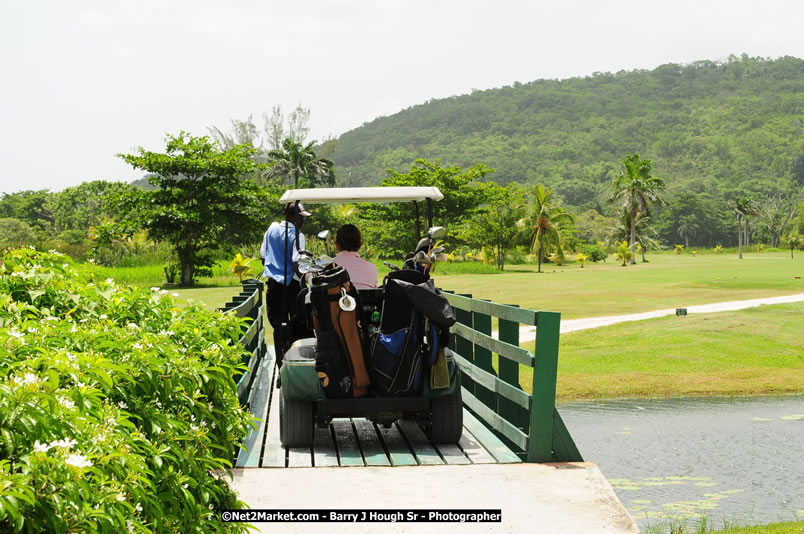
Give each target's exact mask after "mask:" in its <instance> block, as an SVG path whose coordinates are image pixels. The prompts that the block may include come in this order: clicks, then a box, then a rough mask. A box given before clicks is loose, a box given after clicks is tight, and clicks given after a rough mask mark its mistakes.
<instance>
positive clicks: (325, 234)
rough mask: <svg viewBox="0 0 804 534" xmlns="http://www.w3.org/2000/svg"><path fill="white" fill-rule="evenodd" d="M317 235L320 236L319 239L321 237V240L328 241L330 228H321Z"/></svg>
mask: <svg viewBox="0 0 804 534" xmlns="http://www.w3.org/2000/svg"><path fill="white" fill-rule="evenodd" d="M317 237H318V239H320V240H321V241H326V240H327V238H328V237H329V230H321V231H320V232H318V236H317Z"/></svg>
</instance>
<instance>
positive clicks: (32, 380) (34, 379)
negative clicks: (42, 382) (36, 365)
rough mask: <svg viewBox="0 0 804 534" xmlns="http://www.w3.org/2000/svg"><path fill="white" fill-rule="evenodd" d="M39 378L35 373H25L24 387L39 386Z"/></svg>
mask: <svg viewBox="0 0 804 534" xmlns="http://www.w3.org/2000/svg"><path fill="white" fill-rule="evenodd" d="M38 383H39V377H38V376H36V375H35V374H33V373H25V377H24V378H23V379H22V385H23V386H27V385H28V384H38Z"/></svg>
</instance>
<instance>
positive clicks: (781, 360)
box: [520, 303, 804, 400]
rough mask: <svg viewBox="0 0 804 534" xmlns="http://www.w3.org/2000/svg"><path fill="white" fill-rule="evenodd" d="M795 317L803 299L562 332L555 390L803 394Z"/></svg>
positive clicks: (583, 394)
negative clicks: (742, 308)
mask: <svg viewBox="0 0 804 534" xmlns="http://www.w3.org/2000/svg"><path fill="white" fill-rule="evenodd" d="M802 317H804V303H794V304H779V305H773V306H760V307H757V308H749V309H745V310H740V311H735V312H720V313H709V314H693V315H688V316H687V317H675V316H671V317H662V318H659V319H650V320H646V321H638V322H629V323H620V324H617V325H612V326H607V327H603V328H595V329H591V330H585V331H579V332H573V333H569V334H564V335H562V336H561V344H560V348H559V358H558V383H557V386H556V388H557V393H556V397H557V398H558V399H560V400H571V399H585V398H615V397H664V396H691V395H756V394H779V393H803V392H804V348H803V347H804V329H802V320H801V318H802ZM526 346H527V345H526ZM527 348H529V349H531V350H532V349H533V344H532V343H531V344H530V346H528V347H527ZM521 369H522V371H524V372H527V371H528V369H527V368H521ZM524 372H523V373H522V375H521V378H520V383H521V384H522V386H523V387H525V389H529V384H530V381H531V378H530V376H531V375H530V374H528V375H527V376H526V375H525V374H524Z"/></svg>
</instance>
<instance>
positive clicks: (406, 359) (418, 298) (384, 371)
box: [371, 269, 455, 396]
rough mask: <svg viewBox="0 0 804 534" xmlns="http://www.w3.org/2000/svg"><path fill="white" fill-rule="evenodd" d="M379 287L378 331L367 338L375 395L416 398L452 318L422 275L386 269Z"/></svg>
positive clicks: (441, 296) (442, 343)
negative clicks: (382, 293) (382, 290)
mask: <svg viewBox="0 0 804 534" xmlns="http://www.w3.org/2000/svg"><path fill="white" fill-rule="evenodd" d="M384 285H385V296H384V301H383V307H382V316H381V319H380V332H379V334H377V335H376V336H375V337H374V338H373V339H372V340H371V342H372V351H371V359H372V366H373V367H372V370H373V376H372V381H373V384H374V391H375V392H376V393H377V394H379V395H383V396H406V395H419V394H421V393H422V386H423V383H424V378H425V376H426V373H427V372H429V369H430V366H431V365H433V364H434V363H435V360H436V358H437V356H438V349H439V348H443V347H445V346H446V345H447V342H448V336H449V333H448V332H449V327H450V326H452V325H453V324H454V323H455V316H454V314H453V312H452V308H451V307H450V305H449V303H448V302H447V300H446V299H445V298H444V296H443V295H441V293H440V292H439V291H438V290H437V289H436V288H435V286H434V285H433V282H432V280H430V277H429V276H428V275H426V274H423V273H421V272H419V271H415V270H409V269H402V270H399V271H391V272H390V273H389V274H388V276H387V277H386V278H385V282H384ZM425 339H426V340H427V341H426V342H425Z"/></svg>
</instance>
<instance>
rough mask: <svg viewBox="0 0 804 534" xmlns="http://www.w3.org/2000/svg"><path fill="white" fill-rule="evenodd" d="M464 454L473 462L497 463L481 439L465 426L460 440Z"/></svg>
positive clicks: (459, 443)
mask: <svg viewBox="0 0 804 534" xmlns="http://www.w3.org/2000/svg"><path fill="white" fill-rule="evenodd" d="M458 445H460V447H461V449H463V452H464V454H465V455H466V457H467V458H469V460H470V461H471V462H472V463H473V464H496V463H497V460H496V458H494V456H492V455H491V453H489V451H487V450H486V448H485V447H484V446H483V444H482V443H480V440H478V439H477V438H476V437H475V436H474V434H472V433H471V432H469V429H467V428H466V427H464V429H463V434H461V441H459V442H458Z"/></svg>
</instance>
